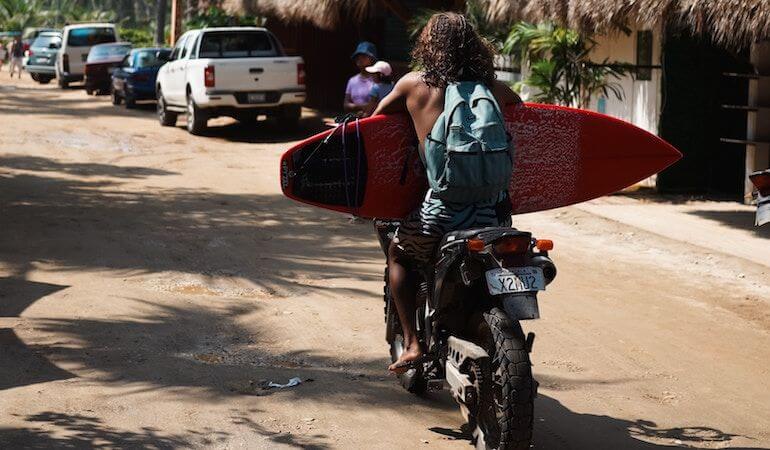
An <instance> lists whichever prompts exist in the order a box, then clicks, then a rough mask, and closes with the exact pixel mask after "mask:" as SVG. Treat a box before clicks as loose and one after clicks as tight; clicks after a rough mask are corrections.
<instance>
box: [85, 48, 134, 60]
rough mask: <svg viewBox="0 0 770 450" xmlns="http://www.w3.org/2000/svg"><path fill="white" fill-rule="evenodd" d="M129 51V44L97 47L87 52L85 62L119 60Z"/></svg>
mask: <svg viewBox="0 0 770 450" xmlns="http://www.w3.org/2000/svg"><path fill="white" fill-rule="evenodd" d="M130 51H131V45H130V44H124V45H97V46H96V47H94V48H92V49H91V51H90V52H88V59H86V62H91V61H98V60H100V59H120V58H122V57H124V56H126V55H127V54H128V52H130Z"/></svg>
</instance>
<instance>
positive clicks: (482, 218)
mask: <svg viewBox="0 0 770 450" xmlns="http://www.w3.org/2000/svg"><path fill="white" fill-rule="evenodd" d="M494 57H495V51H494V48H493V47H492V46H491V45H490V44H489V42H487V41H486V40H485V39H484V38H483V37H481V36H480V35H479V34H478V33H477V31H476V30H475V29H474V28H473V26H472V25H471V24H470V23H469V22H468V21H467V19H466V18H465V17H464V16H463V15H461V14H457V13H452V12H442V13H437V14H434V15H433V16H432V17H431V18H430V20H429V21H428V23H427V25H426V26H425V28H424V29H423V31H422V33H421V34H420V37H419V39H418V41H417V43H416V44H415V47H414V50H413V51H412V60H413V63H414V65H415V66H416V67H417V68H418V69H419V70H418V71H414V72H410V73H408V74H406V75H405V76H404V77H402V78H401V79H400V80H399V81H398V83H396V85H395V87H394V88H393V91H392V92H391V93H390V94H388V95H387V96H386V97H385V98H383V99H382V101H381V102H380V104H379V105H378V106H377V108H376V109H375V111H374V113H373V115H377V114H393V113H399V112H408V113H409V115H410V116H411V118H412V122H413V125H414V129H415V131H416V133H417V136H418V138H419V142H420V156H421V158H422V160H423V161H426V146H429V147H430V145H431V144H432V142H431V141H429V140H428V138H429V137H430V136H431V135H433V134H434V133H436V131H435V130H434V125H435V124H436V122H437V120H438V119H439V117H440V116H442V113H443V112H444V106H445V92H446V91H447V87H449V86H452V87H454V86H457V83H461V84H463V85H465V86H471V88H473V85H474V84H476V85H481V87H482V90H483V91H485V92H491V94H492V96H493V97H494V100H495V101H496V103H497V105H496V107H497V110H498V111H499V110H500V109H501V108H504V107H505V106H506V105H509V104H515V103H519V102H521V99H520V98H519V96H518V95H516V94H515V93H514V92H513V91H512V90H511V89H510V88H509V87H508V85H506V84H504V83H502V82H499V81H497V80H496V79H495V71H494ZM453 92H455V91H453ZM444 119H445V118H443V117H442V120H444ZM449 119H451V118H449ZM449 119H447V120H449ZM500 120H502V118H500ZM442 123H443V122H442ZM434 142H435V141H434ZM429 151H433V150H432V149H429ZM509 151H510V150H509ZM509 167H510V166H509ZM429 175H430V173H429ZM507 176H508V177H510V172H508V174H507ZM506 186H507V184H506ZM471 188H473V186H472V187H471ZM510 224H511V202H510V199H509V198H508V191H507V189H506V188H501V189H500V190H499V191H498V192H496V193H494V194H493V195H489V196H488V197H487V198H485V199H481V200H480V199H476V200H474V201H457V198H456V197H455V198H454V199H451V198H450V197H449V196H442V195H441V194H440V193H438V192H436V190H435V189H429V190H428V192H427V193H426V195H425V199H424V201H423V202H422V204H421V205H420V207H418V208H417V209H416V210H415V211H413V212H412V213H411V214H410V215H409V216H408V217H407V218H406V219H405V220H404V221H403V222H402V223H401V224H400V226H399V227H398V230H397V231H396V235H395V238H394V240H393V243H392V244H391V246H390V249H389V251H388V267H389V282H390V286H391V289H392V293H393V297H394V300H395V304H396V309H397V311H398V316H399V319H400V322H401V326H402V328H403V336H404V345H405V349H404V352H403V353H402V354H401V357H400V358H399V359H398V360H397V361H396V362H395V363H393V364H392V365H391V366H390V367H389V368H388V369H389V370H390V371H392V372H394V373H401V372H403V371H405V370H407V369H409V368H410V367H411V363H413V362H415V361H417V360H419V359H420V357H421V356H422V355H423V349H422V348H420V344H419V341H418V336H417V334H416V333H415V308H416V306H415V297H416V295H417V288H418V282H419V277H418V276H417V275H416V271H419V270H421V269H422V268H424V267H426V266H427V265H428V264H429V263H430V261H431V259H432V256H433V255H434V254H435V251H436V246H437V244H438V243H439V241H440V240H441V239H442V237H443V236H444V234H446V233H448V232H450V231H455V230H460V229H469V228H476V227H497V226H510Z"/></svg>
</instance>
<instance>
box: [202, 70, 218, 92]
mask: <svg viewBox="0 0 770 450" xmlns="http://www.w3.org/2000/svg"><path fill="white" fill-rule="evenodd" d="M216 82H217V76H216V73H214V66H206V68H205V69H203V84H204V85H205V86H206V87H214V85H215V84H216Z"/></svg>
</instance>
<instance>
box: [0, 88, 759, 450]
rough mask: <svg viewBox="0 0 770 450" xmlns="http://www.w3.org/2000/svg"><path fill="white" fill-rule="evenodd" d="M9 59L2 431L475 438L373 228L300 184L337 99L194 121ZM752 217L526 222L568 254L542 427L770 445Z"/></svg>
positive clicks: (67, 440) (264, 439)
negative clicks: (389, 318)
mask: <svg viewBox="0 0 770 450" xmlns="http://www.w3.org/2000/svg"><path fill="white" fill-rule="evenodd" d="M6 77H7V75H6V74H5V73H3V74H2V75H0V117H2V120H1V121H0V127H2V132H1V133H0V448H23V447H35V448H45V447H57V446H58V447H66V446H70V447H92V446H99V445H102V446H112V447H156V448H173V447H214V448H291V447H303V448H305V447H307V448H319V449H320V448H352V449H355V448H441V449H464V448H468V440H467V438H466V437H464V436H463V435H462V433H460V431H459V427H460V425H461V418H460V415H459V413H458V412H457V410H456V408H455V406H454V405H453V403H452V401H451V400H450V398H449V396H448V394H447V393H445V392H444V393H441V394H435V395H431V396H430V397H428V398H426V399H419V398H415V397H412V396H410V395H409V394H407V393H405V392H402V391H401V390H400V389H399V388H398V387H397V385H396V383H395V382H394V380H393V379H392V378H390V377H388V376H387V374H386V373H385V367H386V364H387V359H386V356H387V348H386V345H385V342H384V336H383V335H384V333H383V323H382V300H381V297H380V294H381V292H382V286H381V278H382V268H383V261H382V256H381V254H380V251H379V249H378V247H377V245H376V242H375V238H374V234H373V232H372V230H371V229H370V226H369V225H367V224H350V223H348V221H347V218H346V217H344V216H341V215H337V214H334V213H330V212H325V211H321V210H318V209H313V208H310V207H304V206H301V205H298V204H295V203H292V202H291V201H288V200H286V199H284V198H283V197H282V196H281V195H280V191H279V185H278V179H277V174H278V163H277V161H278V159H277V158H278V155H279V154H280V152H281V151H282V150H283V149H285V148H286V147H287V143H288V142H289V141H292V140H296V139H298V138H300V137H302V136H304V135H307V134H309V133H312V132H314V131H315V130H316V129H318V128H319V127H320V120H319V119H318V118H316V117H312V116H306V117H305V118H304V119H303V121H302V129H301V130H300V131H299V132H297V133H295V134H291V135H287V134H285V133H281V132H278V131H275V130H273V129H272V128H271V126H270V125H269V124H265V123H260V124H257V125H251V126H248V127H247V126H241V125H238V124H234V123H230V122H229V121H227V120H222V121H219V122H218V123H219V125H221V126H219V127H217V128H215V129H214V130H212V131H211V133H210V136H206V137H192V136H190V135H188V134H187V133H186V132H185V131H184V130H183V129H181V128H161V127H160V126H159V125H158V124H157V122H156V120H155V117H154V112H153V107H152V106H148V107H146V108H143V109H140V110H136V111H126V110H125V109H119V108H115V107H113V106H112V105H110V104H109V101H108V99H107V98H105V97H101V98H96V99H95V98H93V97H91V98H89V97H87V96H86V94H85V93H84V92H83V91H81V90H68V91H60V90H58V89H56V88H55V87H39V86H36V85H33V84H31V83H30V82H27V81H23V82H21V83H18V82H16V81H14V82H13V83H9V82H8V81H7V78H6ZM181 124H182V121H181V120H180V125H181ZM656 214H660V216H656ZM656 217H660V218H661V219H660V220H656ZM750 217H751V211H750V209H749V208H747V207H743V206H741V205H737V204H715V203H709V202H685V203H681V204H679V203H670V202H665V201H663V202H650V201H641V200H637V199H633V198H627V197H610V198H606V199H599V200H597V201H594V202H591V203H590V204H587V205H581V206H579V207H570V208H565V209H561V210H557V211H550V212H543V213H538V214H531V215H526V216H520V217H516V218H515V220H514V223H515V224H517V225H518V226H519V227H521V228H524V229H530V230H532V231H534V232H535V233H536V234H537V235H538V236H542V237H548V238H552V239H553V240H554V241H555V242H556V249H555V251H554V252H553V256H554V259H555V261H556V264H557V266H558V268H559V276H558V277H557V280H556V282H555V283H554V284H553V285H552V287H549V290H548V292H547V293H545V294H544V295H543V296H542V300H541V308H542V310H541V313H542V317H543V319H542V320H540V321H537V322H533V323H527V324H525V325H526V329H528V330H532V331H535V332H536V333H537V336H538V338H537V340H536V342H535V349H534V350H535V351H534V355H533V358H534V361H533V362H534V371H535V373H536V376H537V378H538V379H539V381H540V382H541V389H540V396H539V397H538V399H537V402H536V424H535V427H536V428H535V448H542V449H563V448H575V449H581V448H590V449H598V448H607V449H619V448H624V449H625V448H632V449H647V448H655V447H677V446H681V447H698V448H723V447H742V448H767V447H768V446H770V431H768V430H770V388H768V386H769V381H768V380H770V365H769V363H768V361H770V334H768V331H769V330H770V294H768V293H770V265H769V264H768V262H767V260H766V259H764V260H763V259H752V258H751V254H753V253H756V254H763V255H765V256H766V255H767V254H770V234H768V230H761V231H755V230H753V229H751V227H750V223H749V222H750ZM725 239H729V241H725ZM725 242H729V245H724V243H725ZM295 376H297V377H299V378H301V379H302V380H303V383H302V384H301V385H299V386H296V387H293V388H288V389H272V390H261V389H259V388H258V386H259V385H260V384H261V383H263V382H264V381H275V382H279V383H285V382H286V381H287V380H288V379H289V378H291V377H295Z"/></svg>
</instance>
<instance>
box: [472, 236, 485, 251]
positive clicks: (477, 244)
mask: <svg viewBox="0 0 770 450" xmlns="http://www.w3.org/2000/svg"><path fill="white" fill-rule="evenodd" d="M486 246H487V244H486V243H485V242H484V241H482V240H481V239H468V250H470V251H472V252H480V251H482V250H484V247H486Z"/></svg>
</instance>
